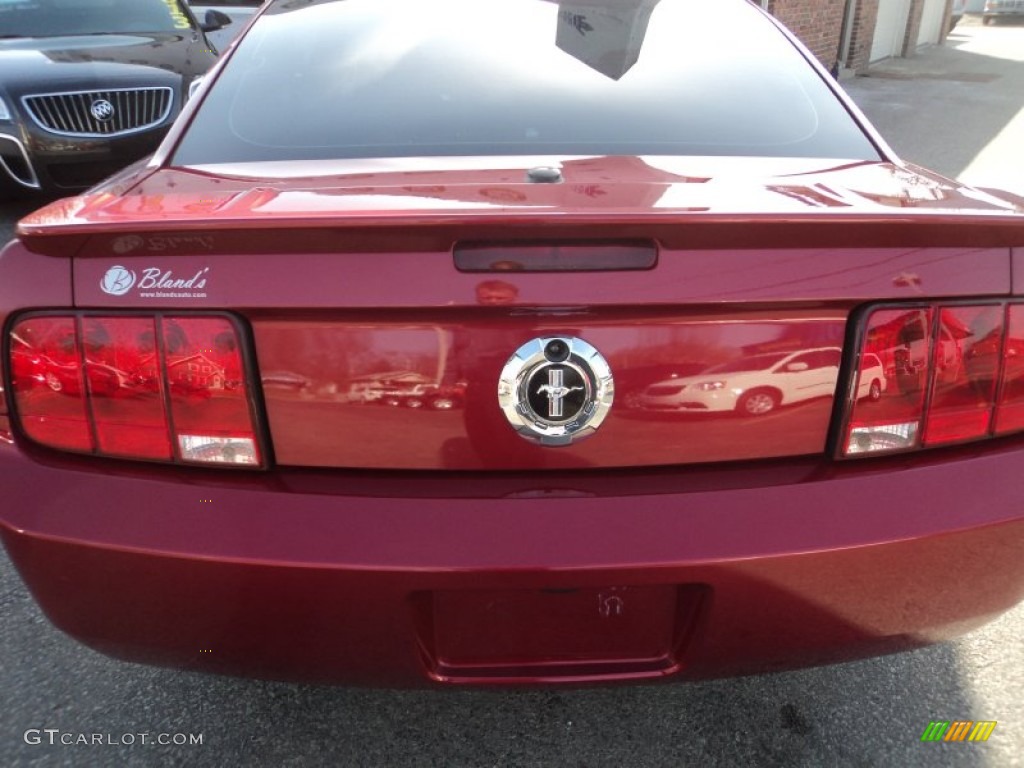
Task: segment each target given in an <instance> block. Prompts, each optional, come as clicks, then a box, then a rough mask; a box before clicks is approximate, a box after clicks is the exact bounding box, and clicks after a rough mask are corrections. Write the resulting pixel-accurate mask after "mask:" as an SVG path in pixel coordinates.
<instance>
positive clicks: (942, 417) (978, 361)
mask: <svg viewBox="0 0 1024 768" xmlns="http://www.w3.org/2000/svg"><path fill="white" fill-rule="evenodd" d="M1003 313H1004V307H1003V306H1001V305H995V306H983V307H947V308H943V309H941V310H939V323H938V328H937V329H935V338H934V339H933V345H934V353H933V360H932V396H931V405H930V407H929V408H928V422H927V424H926V426H925V431H924V442H925V445H941V444H943V443H956V442H961V441H963V440H974V439H977V438H979V437H985V436H986V435H988V433H989V428H990V427H991V425H992V412H993V410H995V390H996V382H997V377H998V376H999V355H1000V351H1001V349H1002V342H1003Z"/></svg>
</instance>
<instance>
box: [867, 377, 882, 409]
mask: <svg viewBox="0 0 1024 768" xmlns="http://www.w3.org/2000/svg"><path fill="white" fill-rule="evenodd" d="M868 398H869V399H870V400H871V402H873V403H877V402H878V401H879V400H881V399H882V382H880V381H879V380H878V379H872V380H871V386H870V387H868Z"/></svg>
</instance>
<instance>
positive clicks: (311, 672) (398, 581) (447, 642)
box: [0, 441, 1024, 686]
mask: <svg viewBox="0 0 1024 768" xmlns="http://www.w3.org/2000/svg"><path fill="white" fill-rule="evenodd" d="M42 462H46V463H42ZM1022 466H1024V449H1022V448H1020V447H1019V446H1014V445H1011V444H1009V443H1003V444H1001V445H999V446H996V448H995V450H994V451H993V452H989V453H986V454H985V455H984V456H975V457H971V456H970V455H969V452H968V451H960V452H958V451H943V452H941V453H938V454H936V453H933V454H932V455H930V456H927V457H925V458H923V459H922V458H921V457H914V461H911V460H909V459H906V458H905V459H902V460H901V459H897V460H888V461H884V462H870V463H868V462H862V463H860V464H857V465H853V464H848V465H845V466H842V467H838V468H837V467H832V466H828V465H825V464H821V463H819V462H817V461H810V460H808V461H804V462H786V463H780V464H771V463H769V464H764V465H759V466H754V467H748V468H747V469H746V470H742V471H741V470H738V469H731V468H730V469H713V468H704V469H702V470H700V471H685V472H648V473H644V474H640V473H636V472H630V473H621V474H619V475H617V476H615V477H613V478H605V479H600V478H597V479H594V478H588V477H586V476H582V475H578V474H576V475H574V474H561V475H543V476H537V475H534V476H532V477H523V476H519V477H517V476H509V477H503V478H502V477H493V476H492V477H490V478H474V477H473V476H470V475H452V476H450V477H446V478H440V477H437V476H429V477H428V476H422V475H421V476H412V475H410V476H403V477H400V478H395V477H389V476H385V475H380V476H376V477H374V476H367V475H366V474H365V473H364V474H363V475H362V476H355V475H353V476H348V477H345V476H339V475H338V474H337V473H334V474H331V473H305V472H280V473H274V474H269V475H255V474H254V475H246V476H243V477H237V476H230V477H226V476H225V475H223V474H220V473H216V472H207V471H198V470H197V471H192V472H182V471H180V470H170V471H167V470H164V469H163V468H154V469H150V468H148V467H140V468H131V469H129V470H128V472H124V471H123V467H118V468H117V469H116V473H115V471H114V470H111V469H110V466H109V465H103V469H102V470H101V471H96V470H97V468H96V466H95V465H87V464H84V463H80V462H79V463H76V462H69V463H66V464H62V465H57V464H54V463H50V460H49V459H46V458H45V457H44V458H43V459H42V460H39V457H36V458H30V457H28V456H27V455H25V454H24V453H22V452H21V451H20V450H19V449H18V447H17V446H15V445H13V444H10V443H5V442H2V441H0V482H2V483H3V487H4V488H5V496H6V498H5V504H4V506H3V511H2V513H0V515H2V526H0V531H2V534H3V538H4V542H5V544H6V545H7V548H8V551H9V552H10V554H11V557H12V559H13V561H14V562H15V564H16V566H17V567H18V569H19V570H20V572H21V574H22V576H23V577H24V579H25V581H26V582H27V584H28V586H29V588H30V590H31V591H32V592H33V594H34V595H35V597H36V599H37V600H38V601H39V602H40V604H41V605H42V607H43V609H44V611H45V612H46V614H47V615H48V616H49V618H50V619H51V620H52V621H53V622H54V623H55V624H56V625H57V626H58V627H60V628H61V629H63V630H64V631H66V632H68V633H69V634H71V635H73V636H75V637H77V638H78V639H79V640H81V641H83V642H85V643H86V644H88V645H90V646H92V647H94V648H96V649H98V650H101V651H103V652H106V653H108V654H111V655H114V656H117V657H121V658H125V659H131V660H138V661H145V662H151V663H157V664H167V665H174V666H180V667H186V668H194V669H204V670H209V671H216V672H224V673H231V674H243V675H254V676H260V677H269V678H278V679H297V680H316V681H326V682H344V683H355V684H373V685H395V686H407V685H417V684H427V683H429V682H430V681H432V680H433V681H448V682H484V683H503V682H516V683H537V682H547V681H571V682H579V681H592V680H596V681H606V680H616V679H641V678H666V679H672V678H679V679H684V678H691V679H694V678H704V677H716V676H724V675H733V674H743V673H750V672H758V671H767V670H773V669H782V668H788V667H796V666H803V665H809V664H817V663H825V662H831V661H841V660H846V659H852V658H858V657H862V656H867V655H872V654H877V653H884V652H889V651H893V650H900V649H905V648H910V647H915V646H919V645H923V644H926V643H929V642H935V641H938V640H943V639H946V638H949V637H952V636H955V635H957V634H960V633H962V632H964V631H967V630H969V629H972V628H974V627H976V626H978V625H980V624H982V623H984V622H985V621H987V620H989V619H991V618H992V617H994V616H995V615H997V614H999V613H1001V612H1003V611H1005V610H1007V609H1009V608H1010V607H1012V606H1013V605H1015V604H1016V603H1017V602H1018V601H1020V600H1021V599H1022V597H1024V511H1022V500H1021V498H1020V494H1019V492H1016V491H1014V490H1013V489H1012V487H1011V486H1013V485H1014V484H1013V483H1010V482H1007V478H1012V477H1016V476H1018V475H1019V473H1020V468H1021V467H1022ZM588 606H591V607H588ZM615 622H619V623H618V624H616V623H615Z"/></svg>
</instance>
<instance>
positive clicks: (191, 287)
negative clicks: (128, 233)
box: [100, 264, 210, 299]
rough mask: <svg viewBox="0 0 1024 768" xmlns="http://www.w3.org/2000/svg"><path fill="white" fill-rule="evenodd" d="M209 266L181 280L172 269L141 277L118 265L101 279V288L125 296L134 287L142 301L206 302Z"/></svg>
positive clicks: (158, 269) (145, 272) (148, 270)
mask: <svg viewBox="0 0 1024 768" xmlns="http://www.w3.org/2000/svg"><path fill="white" fill-rule="evenodd" d="M209 271H210V268H209V267H203V268H202V269H200V270H198V271H197V272H196V273H195V274H193V275H190V276H187V277H179V276H178V275H176V274H174V272H172V271H171V270H169V269H166V270H165V269H162V268H161V267H147V268H146V269H143V270H140V271H139V272H138V274H136V272H134V271H133V270H130V269H128V268H127V267H123V266H121V265H120V264H116V265H114V266H113V267H111V268H110V269H108V270H107V271H106V273H105V274H104V275H103V277H102V278H101V279H100V289H101V290H102V291H103V292H104V293H107V294H109V295H111V296H124V295H125V294H127V293H129V292H130V291H131V290H132V289H133V288H134V289H135V291H136V292H137V294H138V296H139V298H142V299H205V298H206V291H205V290H204V289H205V288H206V279H207V273H208V272H209Z"/></svg>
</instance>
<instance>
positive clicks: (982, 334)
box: [840, 303, 1024, 456]
mask: <svg viewBox="0 0 1024 768" xmlns="http://www.w3.org/2000/svg"><path fill="white" fill-rule="evenodd" d="M1021 309H1022V307H1017V306H1011V307H1009V308H1007V306H1006V305H1005V304H1001V303H1000V304H997V303H992V304H976V305H934V306H925V307H907V308H891V307H887V308H883V309H877V310H875V311H873V312H871V313H870V314H869V315H868V317H867V319H866V321H865V323H864V326H863V342H862V344H861V349H860V350H859V353H860V357H859V359H858V370H857V385H856V387H855V392H854V393H851V396H850V397H849V399H848V406H847V418H846V420H845V424H844V430H843V433H842V445H841V448H840V453H841V455H844V456H853V455H857V454H872V453H887V452H893V451H902V450H910V449H914V448H920V447H931V446H938V445H946V444H951V443H959V442H964V441H968V440H977V439H980V438H985V437H989V436H991V435H992V434H994V433H995V429H994V428H995V425H996V423H997V420H998V423H999V425H1000V426H999V428H998V431H999V432H1004V431H1010V430H1011V429H1017V428H1022V427H1024V372H1022V373H1021V376H1022V378H1021V380H1020V382H1019V385H1018V386H1019V387H1020V389H1021V392H1020V393H1019V399H1014V397H1013V396H1011V397H1009V398H1008V397H1007V393H1008V392H1010V391H1011V390H1014V389H1015V388H1016V387H1015V386H1013V385H1012V384H1011V385H1008V382H1009V381H1012V379H1008V378H1007V376H1008V374H1009V366H1008V365H1006V364H1005V361H1006V360H1007V359H1008V358H1007V355H1008V349H1009V346H1008V345H1009V342H1007V341H1006V339H1004V337H1005V336H1006V334H1005V333H1004V330H1005V329H1007V327H1008V324H1007V316H1009V317H1010V326H1012V323H1013V321H1014V319H1015V318H1016V321H1017V323H1018V326H1019V329H1018V331H1017V332H1018V334H1019V335H1020V336H1021V338H1022V341H1021V343H1022V344H1024V315H1021V313H1020V310H1021ZM1011 335H1012V332H1011ZM1022 349H1024V347H1022ZM1022 362H1024V361H1022ZM873 371H881V372H882V377H881V379H882V381H883V385H882V391H881V392H878V389H877V387H873V385H871V386H872V387H873V388H871V389H869V388H868V386H869V385H868V382H869V380H870V381H876V380H878V379H879V378H880V377H879V376H878V375H876V374H875V373H873ZM1001 381H1002V383H1000V382H1001ZM1000 389H1001V390H1002V392H1003V397H1002V403H1003V405H1001V406H1000V407H999V408H998V409H997V407H996V406H997V393H998V392H999V391H1000ZM1013 424H1016V426H1010V425H1013ZM1004 425H1005V427H1004Z"/></svg>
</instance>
